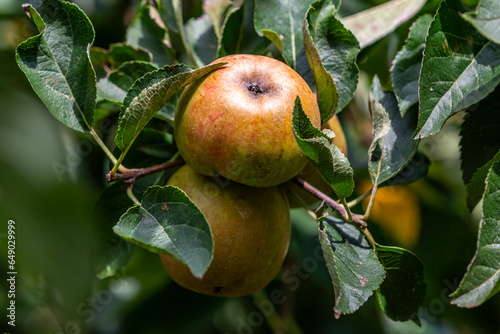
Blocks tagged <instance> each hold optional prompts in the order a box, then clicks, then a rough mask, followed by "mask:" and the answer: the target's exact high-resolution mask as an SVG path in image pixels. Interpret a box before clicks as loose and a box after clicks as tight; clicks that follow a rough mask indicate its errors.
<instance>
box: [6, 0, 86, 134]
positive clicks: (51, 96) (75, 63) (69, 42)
mask: <svg viewBox="0 0 500 334" xmlns="http://www.w3.org/2000/svg"><path fill="white" fill-rule="evenodd" d="M27 9H28V10H29V12H30V14H31V17H33V18H34V20H35V22H36V24H37V26H38V28H39V29H44V30H43V31H41V33H40V34H39V35H36V36H34V37H32V38H30V39H28V40H26V41H24V42H23V43H21V44H20V45H19V46H18V47H17V51H16V61H17V64H18V65H19V67H20V68H21V70H22V71H23V72H24V73H25V74H26V77H27V78H28V80H29V82H30V84H31V87H32V88H33V90H34V91H35V93H36V94H37V95H38V96H39V97H40V99H41V100H42V101H43V103H44V104H45V105H46V106H47V108H48V109H49V111H50V113H51V114H52V115H54V117H55V118H57V119H58V120H59V121H60V122H62V123H63V124H64V125H66V126H68V127H70V128H72V129H74V130H77V131H80V132H89V131H90V127H91V125H92V121H93V117H94V109H95V100H96V75H95V72H94V69H93V68H92V64H91V62H90V58H89V52H90V51H89V50H90V45H91V44H92V43H93V41H94V28H93V27H92V24H91V22H90V20H89V19H88V17H87V16H86V15H85V13H84V12H83V11H82V10H80V9H79V8H78V7H77V6H76V5H74V4H71V3H69V2H65V1H64V2H63V1H58V0H47V1H44V2H43V3H42V5H40V7H37V8H34V7H32V6H31V5H27ZM37 11H38V12H37ZM42 19H43V20H42Z"/></svg>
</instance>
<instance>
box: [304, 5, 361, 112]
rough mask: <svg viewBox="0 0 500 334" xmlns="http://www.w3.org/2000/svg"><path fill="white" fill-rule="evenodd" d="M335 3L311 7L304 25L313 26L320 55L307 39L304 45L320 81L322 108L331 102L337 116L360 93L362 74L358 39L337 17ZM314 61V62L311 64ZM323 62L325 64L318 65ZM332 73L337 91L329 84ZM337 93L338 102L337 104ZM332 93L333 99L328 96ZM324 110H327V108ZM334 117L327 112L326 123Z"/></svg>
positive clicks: (310, 30)
mask: <svg viewBox="0 0 500 334" xmlns="http://www.w3.org/2000/svg"><path fill="white" fill-rule="evenodd" d="M335 3H336V1H332V0H321V1H317V2H315V3H313V4H312V5H311V8H310V10H309V11H308V15H307V17H306V21H304V24H305V25H308V26H309V34H310V36H311V39H312V41H313V42H314V46H315V47H316V49H317V54H314V53H315V52H314V51H315V50H314V49H312V45H308V44H310V41H308V40H307V38H306V39H305V40H304V44H305V45H306V53H307V58H308V59H309V64H310V67H311V70H312V72H313V75H314V77H315V80H316V86H317V89H318V99H319V101H320V106H321V105H322V104H323V103H327V106H329V107H333V108H334V111H335V113H338V112H340V111H341V110H342V109H344V107H345V106H346V105H347V104H348V103H349V101H351V99H352V98H353V96H354V92H355V91H356V87H357V85H358V74H359V69H358V65H357V64H356V57H357V56H358V53H359V51H360V48H359V43H358V41H357V40H356V37H354V35H353V34H352V33H351V32H350V31H349V30H347V29H346V28H345V27H344V26H343V25H342V23H341V22H340V21H339V20H338V19H337V18H336V17H335V13H336V11H337V9H336V8H337V7H336V6H335ZM304 29H307V27H304ZM304 33H305V32H304ZM311 51H313V52H312V53H311ZM311 56H314V58H312V57H311ZM311 58H312V59H313V60H314V62H311ZM318 58H319V59H318ZM319 60H320V61H321V63H318V62H319ZM321 65H322V66H321ZM301 72H302V71H301ZM326 72H327V73H326ZM328 74H329V76H331V78H332V79H333V82H334V83H335V87H336V92H335V90H333V89H332V88H331V85H332V84H331V83H328V81H329V80H330V79H329V78H328ZM318 80H319V81H318ZM327 80H328V81H327ZM326 84H327V86H326ZM323 85H325V87H323ZM337 92H338V102H336V101H335V99H336V98H337V96H336V95H337ZM319 94H321V95H319ZM329 94H333V96H331V95H330V97H328V95H329ZM321 100H323V101H329V100H333V101H331V102H323V101H321ZM323 109H327V108H326V107H325V106H323ZM332 115H333V114H332V113H331V110H329V112H328V113H327V112H326V110H325V111H324V115H322V121H327V120H328V119H329V118H330V117H331V116H332ZM323 116H324V117H323Z"/></svg>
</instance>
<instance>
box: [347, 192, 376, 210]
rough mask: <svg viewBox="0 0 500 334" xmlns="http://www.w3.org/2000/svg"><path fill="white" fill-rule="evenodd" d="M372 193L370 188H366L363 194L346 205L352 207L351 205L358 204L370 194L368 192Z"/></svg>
mask: <svg viewBox="0 0 500 334" xmlns="http://www.w3.org/2000/svg"><path fill="white" fill-rule="evenodd" d="M371 193H372V190H371V189H370V190H368V191H367V192H365V193H364V194H363V195H361V196H359V197H358V198H356V199H354V200H352V201H350V202H349V203H347V206H348V207H350V208H352V207H353V206H356V205H358V204H359V203H361V202H362V201H363V200H364V199H365V198H367V197H368V196H370V194H371Z"/></svg>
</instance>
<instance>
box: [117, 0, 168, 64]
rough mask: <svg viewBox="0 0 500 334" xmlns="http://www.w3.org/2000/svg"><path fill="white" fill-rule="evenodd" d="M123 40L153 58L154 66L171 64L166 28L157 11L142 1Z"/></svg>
mask: <svg viewBox="0 0 500 334" xmlns="http://www.w3.org/2000/svg"><path fill="white" fill-rule="evenodd" d="M125 40H126V41H127V43H128V44H130V45H132V46H134V47H142V48H144V49H146V50H148V51H149V52H151V54H152V56H153V63H154V64H155V65H156V66H159V67H161V66H164V65H166V64H170V63H172V60H173V59H174V51H173V50H172V48H171V45H170V39H169V36H168V30H167V27H166V26H165V25H164V23H163V21H162V20H161V18H160V14H159V13H158V11H157V10H156V9H155V8H154V7H152V6H150V5H149V4H148V3H147V1H142V2H141V3H140V4H139V7H138V8H137V11H136V13H135V16H134V18H133V19H132V22H131V23H130V26H129V27H128V28H127V34H126V38H125Z"/></svg>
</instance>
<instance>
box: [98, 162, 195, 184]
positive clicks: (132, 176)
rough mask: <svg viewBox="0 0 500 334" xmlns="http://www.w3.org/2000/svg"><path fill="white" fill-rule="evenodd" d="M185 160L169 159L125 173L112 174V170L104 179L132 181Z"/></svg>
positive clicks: (109, 180)
mask: <svg viewBox="0 0 500 334" xmlns="http://www.w3.org/2000/svg"><path fill="white" fill-rule="evenodd" d="M185 163H186V162H185V161H184V160H182V159H180V160H175V161H170V162H166V163H164V164H160V165H156V166H151V167H147V168H136V169H129V170H128V171H127V172H126V173H123V174H112V172H113V171H111V172H109V173H108V174H107V175H106V180H107V181H108V182H113V181H124V182H125V183H129V184H130V183H133V182H134V181H135V180H136V179H138V178H140V177H143V176H146V175H150V174H154V173H157V172H160V171H162V170H166V169H170V168H174V167H178V166H182V165H184V164H185Z"/></svg>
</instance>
